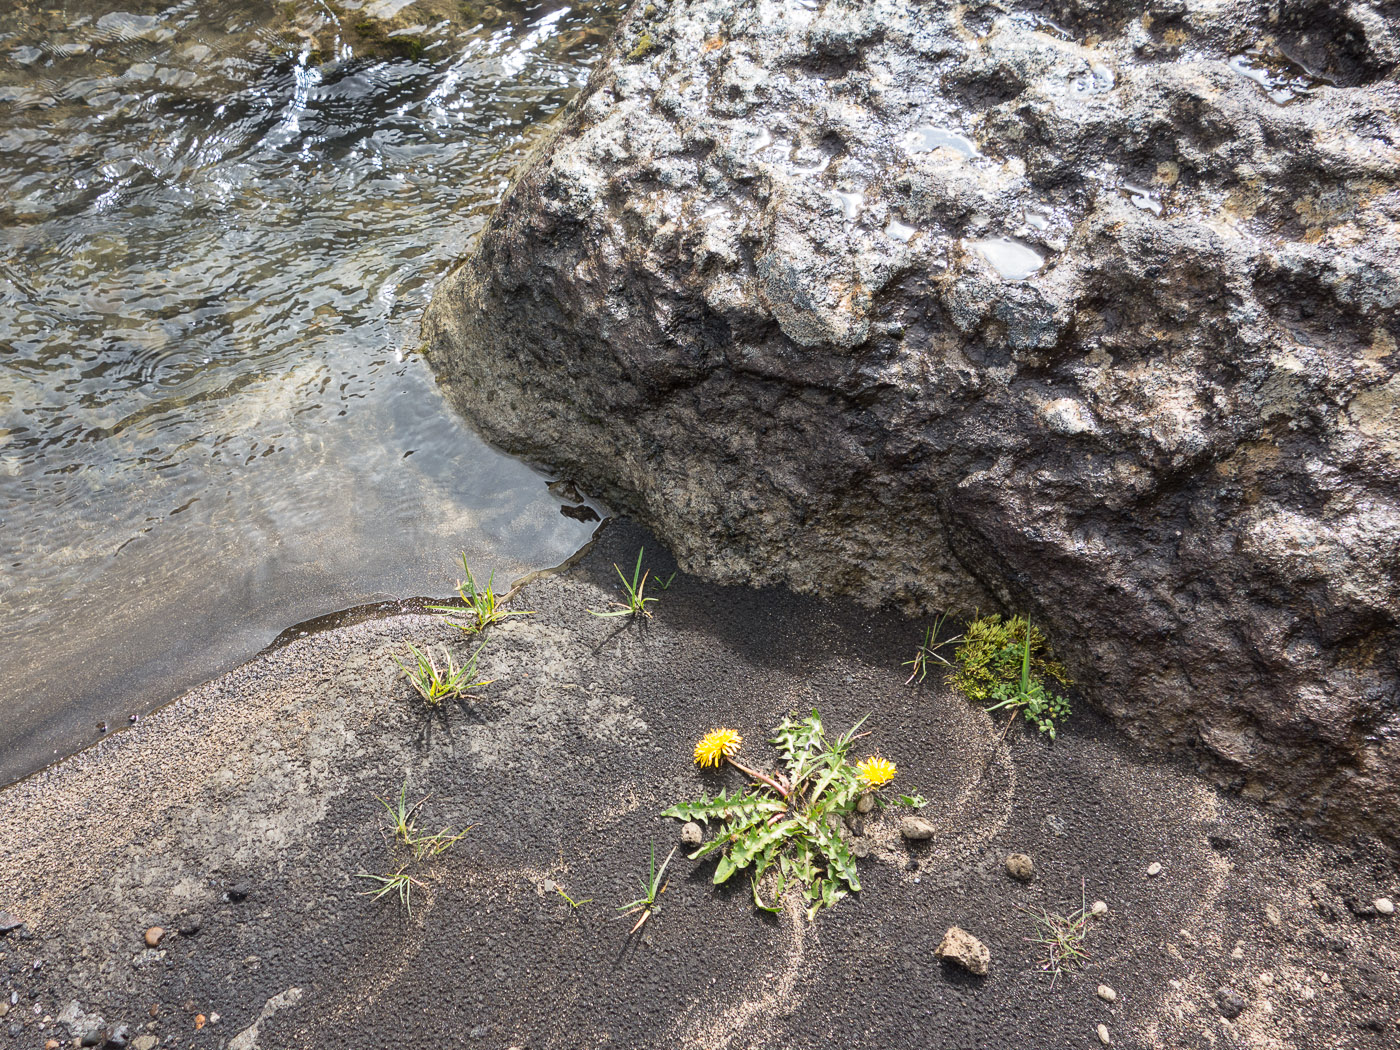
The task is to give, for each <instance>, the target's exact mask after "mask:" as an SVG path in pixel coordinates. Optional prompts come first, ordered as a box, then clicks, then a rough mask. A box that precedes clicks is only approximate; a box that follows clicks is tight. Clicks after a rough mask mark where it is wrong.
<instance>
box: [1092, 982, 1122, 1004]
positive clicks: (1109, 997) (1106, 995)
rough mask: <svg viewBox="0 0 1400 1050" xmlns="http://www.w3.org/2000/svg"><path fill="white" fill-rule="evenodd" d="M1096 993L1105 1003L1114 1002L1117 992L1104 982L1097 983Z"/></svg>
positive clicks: (1116, 998) (1116, 999)
mask: <svg viewBox="0 0 1400 1050" xmlns="http://www.w3.org/2000/svg"><path fill="white" fill-rule="evenodd" d="M1097 994H1098V997H1099V998H1100V999H1102V1000H1103V1001H1104V1002H1106V1003H1116V1002H1117V1001H1118V993H1117V992H1115V991H1114V990H1113V989H1112V988H1110V987H1109V986H1108V985H1106V984H1101V985H1099V987H1098V989H1097Z"/></svg>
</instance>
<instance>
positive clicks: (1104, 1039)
mask: <svg viewBox="0 0 1400 1050" xmlns="http://www.w3.org/2000/svg"><path fill="white" fill-rule="evenodd" d="M1097 1031H1098V1033H1099V1042H1101V1043H1103V1045H1104V1046H1108V1045H1109V1044H1110V1043H1112V1042H1113V1040H1112V1039H1111V1038H1110V1037H1109V1034H1108V1025H1106V1024H1101V1025H1099V1027H1098V1029H1097Z"/></svg>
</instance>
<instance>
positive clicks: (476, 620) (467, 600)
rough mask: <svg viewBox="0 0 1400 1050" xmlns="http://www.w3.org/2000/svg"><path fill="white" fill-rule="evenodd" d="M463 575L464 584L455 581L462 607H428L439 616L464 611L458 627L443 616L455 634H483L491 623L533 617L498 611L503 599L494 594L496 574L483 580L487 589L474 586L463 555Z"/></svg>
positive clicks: (469, 568) (474, 580) (519, 612)
mask: <svg viewBox="0 0 1400 1050" xmlns="http://www.w3.org/2000/svg"><path fill="white" fill-rule="evenodd" d="M462 572H463V573H464V574H465V575H466V577H467V578H466V579H465V580H458V581H457V597H458V598H459V599H460V600H461V602H462V605H461V606H457V605H430V606H428V608H429V609H431V610H432V611H433V612H441V613H454V614H456V613H461V612H462V611H463V608H465V610H466V612H467V615H466V616H465V617H463V618H462V619H463V622H461V623H459V622H457V621H456V620H453V619H451V618H450V617H446V616H444V617H443V619H444V620H446V621H447V622H448V623H449V624H451V625H452V626H453V627H456V628H457V629H458V630H461V631H466V632H467V633H468V634H474V633H476V632H477V631H484V630H485V629H486V628H487V627H490V626H491V625H492V624H493V623H499V622H500V621H502V620H504V619H506V618H507V617H509V616H534V615H535V614H534V612H533V611H529V610H520V611H512V612H507V611H506V610H505V609H503V608H502V607H501V605H502V602H503V601H504V599H503V598H502V596H501V595H498V594H497V593H496V589H495V582H496V574H495V573H494V572H493V573H491V575H490V576H488V577H487V578H486V585H485V586H484V587H483V586H480V585H478V584H477V582H476V577H475V576H473V575H472V570H471V567H470V566H469V565H467V556H466V554H463V555H462Z"/></svg>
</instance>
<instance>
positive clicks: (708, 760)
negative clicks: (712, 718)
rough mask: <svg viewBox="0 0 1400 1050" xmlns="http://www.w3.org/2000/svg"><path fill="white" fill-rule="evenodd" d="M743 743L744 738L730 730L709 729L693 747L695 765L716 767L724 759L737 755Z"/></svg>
mask: <svg viewBox="0 0 1400 1050" xmlns="http://www.w3.org/2000/svg"><path fill="white" fill-rule="evenodd" d="M743 742H744V738H743V737H741V736H740V735H739V734H738V733H736V732H735V731H734V730H732V729H711V730H710V731H709V732H708V733H706V734H705V735H704V736H702V737H701V738H700V743H698V744H696V745H695V764H696V765H697V766H718V765H719V764H720V763H721V762H723V761H724V760H725V759H726V758H732V757H733V756H735V755H737V754H738V753H739V745H740V744H742V743H743Z"/></svg>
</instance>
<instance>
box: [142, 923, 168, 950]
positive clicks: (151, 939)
mask: <svg viewBox="0 0 1400 1050" xmlns="http://www.w3.org/2000/svg"><path fill="white" fill-rule="evenodd" d="M164 936H165V931H164V930H163V929H161V928H160V927H159V926H152V927H151V928H150V929H149V930H147V931H146V947H147V948H155V947H157V946H158V945H159V944H160V941H161V938H162V937H164Z"/></svg>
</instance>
